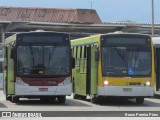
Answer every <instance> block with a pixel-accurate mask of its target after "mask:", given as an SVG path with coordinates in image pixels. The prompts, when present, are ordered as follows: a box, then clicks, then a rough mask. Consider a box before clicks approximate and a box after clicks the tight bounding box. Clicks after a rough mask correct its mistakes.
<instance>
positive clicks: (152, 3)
mask: <svg viewBox="0 0 160 120" xmlns="http://www.w3.org/2000/svg"><path fill="white" fill-rule="evenodd" d="M152 37H154V0H152Z"/></svg>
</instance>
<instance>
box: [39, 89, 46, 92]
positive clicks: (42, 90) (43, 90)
mask: <svg viewBox="0 0 160 120" xmlns="http://www.w3.org/2000/svg"><path fill="white" fill-rule="evenodd" d="M39 91H41V92H45V91H48V88H39Z"/></svg>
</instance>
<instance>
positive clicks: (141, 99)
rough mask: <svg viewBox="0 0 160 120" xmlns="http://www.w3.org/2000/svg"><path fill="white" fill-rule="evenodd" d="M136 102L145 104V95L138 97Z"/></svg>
mask: <svg viewBox="0 0 160 120" xmlns="http://www.w3.org/2000/svg"><path fill="white" fill-rule="evenodd" d="M136 103H137V104H139V105H140V104H143V103H144V97H137V98H136Z"/></svg>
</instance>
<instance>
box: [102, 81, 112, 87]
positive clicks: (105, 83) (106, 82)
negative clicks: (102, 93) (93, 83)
mask: <svg viewBox="0 0 160 120" xmlns="http://www.w3.org/2000/svg"><path fill="white" fill-rule="evenodd" d="M103 84H104V85H105V86H112V84H111V83H110V82H109V81H107V80H104V81H103Z"/></svg>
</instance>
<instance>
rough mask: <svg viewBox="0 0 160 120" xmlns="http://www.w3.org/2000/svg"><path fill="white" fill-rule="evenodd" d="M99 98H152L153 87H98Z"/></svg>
mask: <svg viewBox="0 0 160 120" xmlns="http://www.w3.org/2000/svg"><path fill="white" fill-rule="evenodd" d="M98 95H99V96H124V97H125V96H128V97H130V96H131V97H137V96H144V97H151V96H153V95H154V88H153V87H146V86H126V87H124V86H104V87H98Z"/></svg>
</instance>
